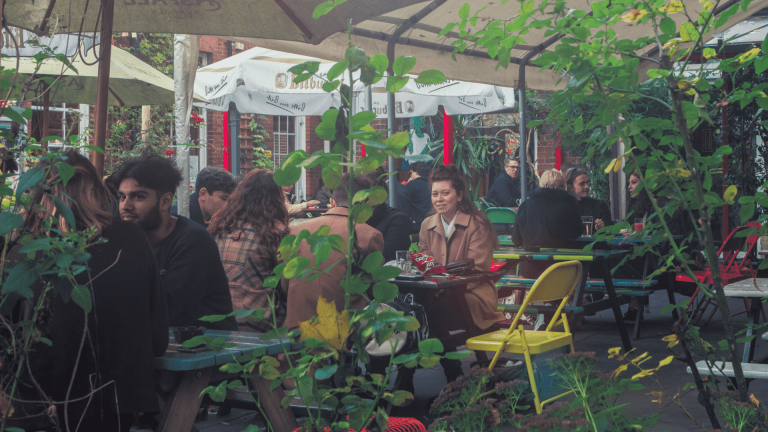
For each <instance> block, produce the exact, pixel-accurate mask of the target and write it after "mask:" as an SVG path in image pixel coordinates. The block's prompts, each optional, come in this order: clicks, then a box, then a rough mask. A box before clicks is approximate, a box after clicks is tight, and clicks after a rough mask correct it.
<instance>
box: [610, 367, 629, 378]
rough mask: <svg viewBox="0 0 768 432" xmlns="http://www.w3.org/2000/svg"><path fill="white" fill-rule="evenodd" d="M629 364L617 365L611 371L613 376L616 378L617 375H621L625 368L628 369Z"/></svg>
mask: <svg viewBox="0 0 768 432" xmlns="http://www.w3.org/2000/svg"><path fill="white" fill-rule="evenodd" d="M628 366H629V365H628V364H623V365H621V366H619V367H617V368H616V370H615V371H613V372H612V373H611V378H616V377H617V376H619V374H620V373H622V372H624V371H625V370H627V367H628Z"/></svg>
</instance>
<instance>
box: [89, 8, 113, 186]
mask: <svg viewBox="0 0 768 432" xmlns="http://www.w3.org/2000/svg"><path fill="white" fill-rule="evenodd" d="M101 4H102V12H101V14H102V15H101V44H100V45H99V78H98V84H97V87H96V110H95V111H96V118H95V125H94V133H93V140H94V142H95V144H96V147H98V148H100V149H102V150H104V149H105V144H106V141H107V118H108V117H109V66H110V63H111V58H112V19H113V15H114V14H113V11H114V6H115V2H114V0H101ZM91 153H92V159H93V166H94V167H96V172H97V173H98V174H99V176H103V175H104V153H100V152H95V151H94V152H91Z"/></svg>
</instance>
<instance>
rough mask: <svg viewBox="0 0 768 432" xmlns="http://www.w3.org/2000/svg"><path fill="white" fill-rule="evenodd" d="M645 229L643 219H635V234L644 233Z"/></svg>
mask: <svg viewBox="0 0 768 432" xmlns="http://www.w3.org/2000/svg"><path fill="white" fill-rule="evenodd" d="M643 228H645V221H643V218H636V219H635V232H637V231H642V230H643Z"/></svg>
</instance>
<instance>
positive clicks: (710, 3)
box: [701, 1, 715, 12]
mask: <svg viewBox="0 0 768 432" xmlns="http://www.w3.org/2000/svg"><path fill="white" fill-rule="evenodd" d="M713 7H715V2H713V1H708V2H706V3H704V6H702V7H701V8H702V9H704V11H705V12H709V11H711V10H712V8H713Z"/></svg>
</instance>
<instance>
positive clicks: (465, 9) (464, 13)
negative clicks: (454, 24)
mask: <svg viewBox="0 0 768 432" xmlns="http://www.w3.org/2000/svg"><path fill="white" fill-rule="evenodd" d="M459 18H461V19H462V20H466V19H469V3H464V4H463V5H462V6H461V9H459Z"/></svg>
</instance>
